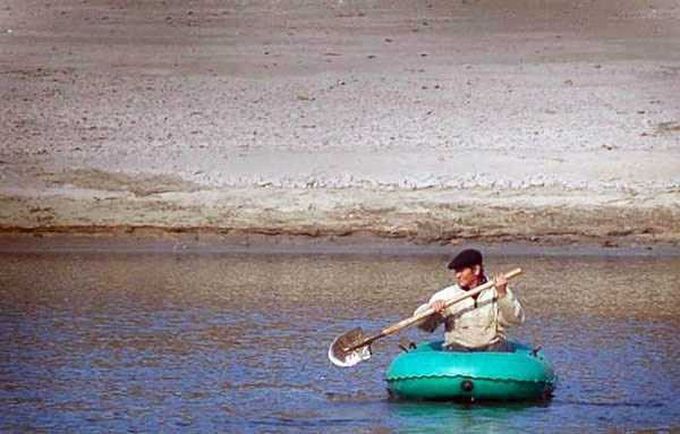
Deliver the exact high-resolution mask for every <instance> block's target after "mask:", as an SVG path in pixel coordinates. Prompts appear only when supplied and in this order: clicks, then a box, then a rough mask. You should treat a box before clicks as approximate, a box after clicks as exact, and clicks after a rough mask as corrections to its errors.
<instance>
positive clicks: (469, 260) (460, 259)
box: [449, 249, 482, 270]
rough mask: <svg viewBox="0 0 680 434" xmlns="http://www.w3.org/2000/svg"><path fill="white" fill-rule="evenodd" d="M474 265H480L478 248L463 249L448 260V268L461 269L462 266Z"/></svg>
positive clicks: (480, 256)
mask: <svg viewBox="0 0 680 434" xmlns="http://www.w3.org/2000/svg"><path fill="white" fill-rule="evenodd" d="M474 265H482V254H481V253H480V251H479V250H475V249H465V250H463V251H461V252H460V253H458V254H457V255H456V257H455V258H453V259H452V260H451V262H449V269H450V270H462V269H463V268H466V267H472V266H474Z"/></svg>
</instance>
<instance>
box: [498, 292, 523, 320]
mask: <svg viewBox="0 0 680 434" xmlns="http://www.w3.org/2000/svg"><path fill="white" fill-rule="evenodd" d="M498 321H499V322H500V323H501V325H503V326H513V325H520V324H522V323H523V322H524V309H523V308H522V304H521V303H520V302H519V299H518V298H517V297H516V296H515V294H514V293H513V292H512V291H511V290H510V288H506V289H505V295H503V296H501V294H498Z"/></svg>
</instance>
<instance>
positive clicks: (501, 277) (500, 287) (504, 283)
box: [494, 273, 508, 298]
mask: <svg viewBox="0 0 680 434" xmlns="http://www.w3.org/2000/svg"><path fill="white" fill-rule="evenodd" d="M494 280H495V281H496V284H495V285H494V286H495V287H496V292H497V293H498V298H503V297H505V294H507V293H508V292H507V289H508V279H506V278H505V274H503V273H499V274H496V275H495V276H494Z"/></svg>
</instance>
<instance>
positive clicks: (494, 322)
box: [415, 285, 524, 348]
mask: <svg viewBox="0 0 680 434" xmlns="http://www.w3.org/2000/svg"><path fill="white" fill-rule="evenodd" d="M464 293H465V291H463V290H462V289H460V287H459V286H458V285H451V286H449V287H446V288H444V289H442V290H441V291H439V292H437V293H436V294H434V295H433V296H432V297H431V298H430V301H429V302H428V303H427V304H423V305H422V306H420V307H419V308H418V309H416V311H415V314H419V313H420V312H423V311H424V310H426V309H428V308H429V307H430V303H432V302H433V301H435V300H444V301H446V300H450V299H452V298H454V297H457V296H460V295H461V294H464ZM523 322H524V310H523V309H522V305H521V304H520V302H519V300H518V299H517V297H516V296H515V294H514V293H513V292H512V291H511V290H510V288H508V289H507V292H506V294H505V296H504V297H503V298H498V294H497V292H496V288H489V289H486V290H484V291H482V292H481V293H479V295H478V296H477V300H476V301H475V300H473V298H472V297H468V298H466V299H464V300H461V301H459V302H458V303H456V304H454V305H453V306H450V307H449V308H447V309H446V310H445V311H444V312H443V314H442V315H440V314H434V315H431V316H429V317H427V318H426V319H425V320H423V321H422V322H421V323H420V324H419V325H418V327H420V328H421V329H423V330H426V331H429V332H433V331H434V330H435V329H436V328H437V327H438V326H439V324H441V323H444V327H445V332H444V340H445V345H450V344H455V345H462V346H464V347H467V348H479V347H484V346H486V345H490V344H494V343H496V342H498V341H499V340H501V339H505V338H506V335H505V329H506V328H507V327H509V326H512V325H519V324H522V323H523Z"/></svg>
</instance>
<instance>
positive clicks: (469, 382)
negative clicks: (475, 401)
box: [460, 380, 475, 392]
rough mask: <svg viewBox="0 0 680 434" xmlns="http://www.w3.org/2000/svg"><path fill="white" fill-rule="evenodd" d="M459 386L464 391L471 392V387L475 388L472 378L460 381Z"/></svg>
mask: <svg viewBox="0 0 680 434" xmlns="http://www.w3.org/2000/svg"><path fill="white" fill-rule="evenodd" d="M460 388H461V389H463V390H464V391H466V392H472V389H474V388H475V383H473V382H472V380H464V381H462V382H461V383H460Z"/></svg>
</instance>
